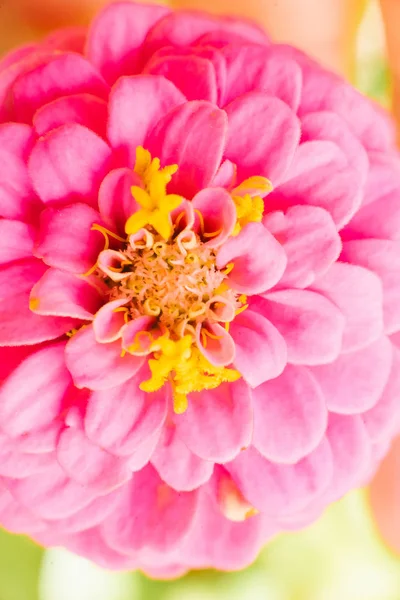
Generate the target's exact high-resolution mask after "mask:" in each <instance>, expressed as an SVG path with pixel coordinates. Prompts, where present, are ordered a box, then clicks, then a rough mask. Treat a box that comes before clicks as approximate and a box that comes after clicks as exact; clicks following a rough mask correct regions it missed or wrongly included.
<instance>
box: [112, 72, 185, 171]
mask: <svg viewBox="0 0 400 600" xmlns="http://www.w3.org/2000/svg"><path fill="white" fill-rule="evenodd" d="M184 102H185V97H184V96H183V94H182V93H181V92H180V91H179V90H178V89H177V88H176V87H175V86H174V84H173V83H171V82H170V81H168V80H167V79H164V77H159V76H156V75H137V76H135V77H122V78H121V79H119V80H118V81H117V83H116V84H115V85H114V87H113V89H112V92H111V96H110V104H109V121H108V125H107V131H108V139H109V140H110V144H111V146H112V147H113V148H114V150H115V151H117V152H118V157H119V162H120V163H121V165H122V166H126V167H132V166H133V165H134V164H135V157H136V148H137V147H138V146H145V145H146V144H145V140H146V137H147V135H148V134H149V133H150V132H151V130H152V129H153V127H154V126H155V125H156V123H157V122H158V121H160V119H162V117H164V115H166V114H167V113H169V112H170V111H171V110H172V109H174V108H175V107H176V106H179V105H180V104H183V103H184ZM146 147H147V145H146ZM154 156H159V155H158V154H155V155H154ZM163 164H166V163H163ZM169 164H170V163H169Z"/></svg>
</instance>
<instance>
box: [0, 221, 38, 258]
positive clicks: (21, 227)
mask: <svg viewBox="0 0 400 600" xmlns="http://www.w3.org/2000/svg"><path fill="white" fill-rule="evenodd" d="M35 234H36V231H35V228H34V227H33V226H32V225H28V224H27V223H21V221H11V220H9V219H1V220H0V239H1V247H0V265H4V264H7V263H9V262H13V261H14V260H20V259H22V258H29V257H30V256H32V251H33V244H34V241H35Z"/></svg>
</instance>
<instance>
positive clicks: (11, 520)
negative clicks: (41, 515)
mask: <svg viewBox="0 0 400 600" xmlns="http://www.w3.org/2000/svg"><path fill="white" fill-rule="evenodd" d="M0 515H1V516H0V522H1V526H2V527H4V528H5V529H8V530H9V531H12V532H13V533H22V534H24V535H26V534H30V535H32V534H35V533H37V532H39V531H42V530H44V529H45V528H46V526H45V523H44V522H43V521H41V520H40V519H38V518H37V517H36V516H35V515H34V514H33V513H31V512H30V510H28V509H27V508H25V507H24V506H21V505H20V504H19V503H17V502H16V501H15V499H14V498H13V497H12V496H11V494H10V492H9V491H8V490H7V489H6V488H5V487H4V486H3V485H1V486H0Z"/></svg>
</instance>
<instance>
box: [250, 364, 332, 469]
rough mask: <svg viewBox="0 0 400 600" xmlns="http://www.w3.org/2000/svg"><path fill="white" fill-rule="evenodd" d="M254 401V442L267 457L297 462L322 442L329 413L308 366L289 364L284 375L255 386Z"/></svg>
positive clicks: (273, 460) (286, 461)
mask: <svg viewBox="0 0 400 600" xmlns="http://www.w3.org/2000/svg"><path fill="white" fill-rule="evenodd" d="M253 402H254V436H253V445H254V447H255V448H257V450H258V451H259V452H260V453H261V454H262V455H263V456H264V457H265V458H267V459H268V460H271V461H272V462H277V463H286V464H293V463H296V462H298V461H299V460H301V459H302V458H304V457H305V456H307V455H308V454H309V453H310V452H312V451H313V450H314V449H315V448H316V447H317V446H318V444H319V443H320V442H321V440H322V437H323V436H324V434H325V430H326V426H327V421H328V413H327V410H326V407H325V400H324V396H323V393H322V391H321V389H320V387H319V386H318V385H317V382H316V380H315V379H314V377H313V376H312V373H310V371H309V370H308V369H306V368H305V367H298V366H292V365H287V367H286V369H285V370H284V372H283V373H282V375H280V376H279V377H277V378H276V379H273V380H271V381H267V382H266V383H264V384H263V385H260V386H259V387H257V388H256V389H255V390H253Z"/></svg>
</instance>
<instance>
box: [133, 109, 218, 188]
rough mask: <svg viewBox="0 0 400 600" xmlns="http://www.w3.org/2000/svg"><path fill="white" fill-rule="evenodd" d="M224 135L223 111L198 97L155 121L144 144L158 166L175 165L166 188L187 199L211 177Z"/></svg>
mask: <svg viewBox="0 0 400 600" xmlns="http://www.w3.org/2000/svg"><path fill="white" fill-rule="evenodd" d="M226 134H227V117H226V113H225V112H224V111H222V110H220V109H218V108H217V107H216V106H214V105H213V104H210V103H208V102H204V101H200V100H199V101H193V102H186V103H185V104H183V105H182V106H178V107H177V108H175V109H174V110H172V111H171V112H170V113H169V114H168V115H166V116H165V117H163V118H162V119H161V120H160V121H159V123H158V124H157V125H156V126H155V128H154V129H153V131H152V132H151V134H150V135H149V137H148V138H147V140H146V142H145V147H146V148H147V149H148V150H150V152H151V154H152V156H158V157H159V158H160V160H161V164H162V165H171V164H177V165H179V170H178V172H177V173H176V174H175V175H174V177H173V180H172V181H171V183H170V185H169V187H168V189H169V190H170V191H171V192H174V193H177V194H181V195H182V196H184V197H185V198H187V199H191V198H192V197H193V196H194V195H195V194H196V193H197V192H199V191H200V190H202V189H203V188H205V187H207V186H208V185H209V184H210V183H211V181H212V180H213V178H214V177H215V174H216V172H217V170H218V167H219V166H220V164H221V160H222V155H223V151H224V147H225V141H226Z"/></svg>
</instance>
